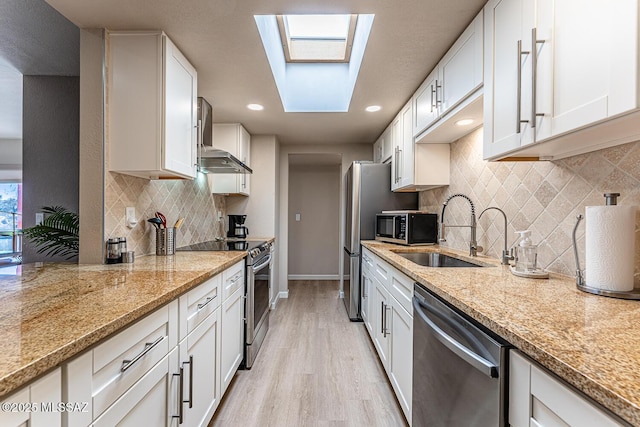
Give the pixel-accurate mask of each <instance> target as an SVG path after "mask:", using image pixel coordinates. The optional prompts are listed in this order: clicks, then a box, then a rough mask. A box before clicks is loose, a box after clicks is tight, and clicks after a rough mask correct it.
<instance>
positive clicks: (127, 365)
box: [75, 303, 178, 419]
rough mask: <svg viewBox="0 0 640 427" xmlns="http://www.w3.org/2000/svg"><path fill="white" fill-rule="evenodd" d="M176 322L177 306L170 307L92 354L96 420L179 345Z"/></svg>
mask: <svg viewBox="0 0 640 427" xmlns="http://www.w3.org/2000/svg"><path fill="white" fill-rule="evenodd" d="M177 321H178V319H177V305H176V303H171V304H168V305H166V306H164V307H162V308H160V309H158V310H156V311H155V312H153V313H151V314H150V315H149V316H147V317H145V318H144V319H142V320H140V321H138V322H137V323H135V324H134V325H132V326H130V327H128V328H127V329H125V330H124V331H122V332H120V333H118V334H117V335H115V336H113V337H111V338H109V339H108V340H106V341H105V342H103V343H102V344H100V345H99V346H97V347H96V348H94V349H93V350H92V351H91V353H92V360H93V368H92V372H91V375H92V381H91V382H92V384H91V389H92V392H91V395H92V396H93V416H94V419H95V418H96V417H97V416H98V415H99V414H101V413H102V412H103V411H104V410H105V409H107V408H108V407H109V406H111V405H112V404H113V402H115V401H116V400H117V399H118V398H119V397H120V396H121V395H122V394H123V393H124V392H126V391H127V390H128V389H129V388H131V386H132V385H133V384H135V382H136V381H138V380H139V379H140V378H142V377H143V376H144V374H145V373H146V372H148V371H149V369H151V368H152V367H153V366H154V365H155V364H156V363H158V362H159V361H160V360H161V359H162V358H163V357H164V356H166V355H167V353H169V349H170V348H173V347H174V346H175V345H176V343H177V341H176V335H177V333H176V332H177V329H176V328H177V323H178V322H177ZM75 374H77V375H81V373H80V372H76V373H75Z"/></svg>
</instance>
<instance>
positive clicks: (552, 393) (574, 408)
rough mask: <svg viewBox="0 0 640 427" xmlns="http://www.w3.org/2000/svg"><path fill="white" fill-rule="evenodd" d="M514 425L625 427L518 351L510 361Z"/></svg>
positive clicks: (530, 426)
mask: <svg viewBox="0 0 640 427" xmlns="http://www.w3.org/2000/svg"><path fill="white" fill-rule="evenodd" d="M509 425H510V426H512V427H525V426H526V427H541V426H544V427H556V426H557V427H567V426H576V427H578V426H599V427H608V426H625V425H627V424H625V423H623V422H621V421H619V420H617V419H616V418H615V417H614V416H613V415H609V414H608V413H607V412H606V410H605V409H603V408H601V407H599V406H598V405H597V404H595V403H593V402H591V401H590V400H588V399H587V398H586V397H584V396H582V395H581V394H580V393H579V392H578V391H575V390H573V389H572V388H570V387H569V386H568V385H566V384H564V383H563V382H562V381H560V380H558V379H556V378H554V377H553V376H552V375H551V374H549V373H547V372H546V371H545V370H544V369H543V368H542V367H540V366H539V365H537V364H536V363H535V362H533V361H531V360H529V359H528V358H526V357H525V356H524V355H522V353H520V352H519V351H517V350H512V351H511V352H510V361H509Z"/></svg>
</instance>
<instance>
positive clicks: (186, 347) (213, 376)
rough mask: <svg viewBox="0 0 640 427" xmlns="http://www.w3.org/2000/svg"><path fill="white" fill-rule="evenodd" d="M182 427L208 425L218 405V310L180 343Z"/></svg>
mask: <svg viewBox="0 0 640 427" xmlns="http://www.w3.org/2000/svg"><path fill="white" fill-rule="evenodd" d="M179 363H180V366H178V368H180V367H182V369H183V375H184V381H183V391H182V392H183V396H184V402H183V408H182V410H183V413H184V425H185V426H202V425H207V423H208V422H209V420H210V418H211V417H212V415H213V412H214V411H215V409H216V408H217V407H218V404H219V403H220V309H219V308H218V309H217V310H216V311H215V312H213V313H212V314H210V315H209V317H207V318H206V319H205V320H204V321H203V322H202V323H201V324H200V325H198V327H196V328H195V329H194V330H193V332H191V333H190V334H189V335H187V338H185V339H184V341H182V342H181V343H180V362H179Z"/></svg>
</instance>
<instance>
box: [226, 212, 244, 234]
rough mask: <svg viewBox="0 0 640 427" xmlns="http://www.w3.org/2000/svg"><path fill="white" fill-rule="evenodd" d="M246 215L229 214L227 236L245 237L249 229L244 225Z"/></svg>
mask: <svg viewBox="0 0 640 427" xmlns="http://www.w3.org/2000/svg"><path fill="white" fill-rule="evenodd" d="M246 219H247V216H246V215H229V231H228V232H227V237H234V238H236V239H246V238H247V236H248V235H249V229H248V228H247V227H245V226H244V222H245V221H246Z"/></svg>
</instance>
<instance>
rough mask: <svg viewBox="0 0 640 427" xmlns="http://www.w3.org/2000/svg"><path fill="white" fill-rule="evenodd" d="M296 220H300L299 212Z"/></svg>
mask: <svg viewBox="0 0 640 427" xmlns="http://www.w3.org/2000/svg"><path fill="white" fill-rule="evenodd" d="M296 221H298V222H300V214H299V213H297V214H296Z"/></svg>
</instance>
